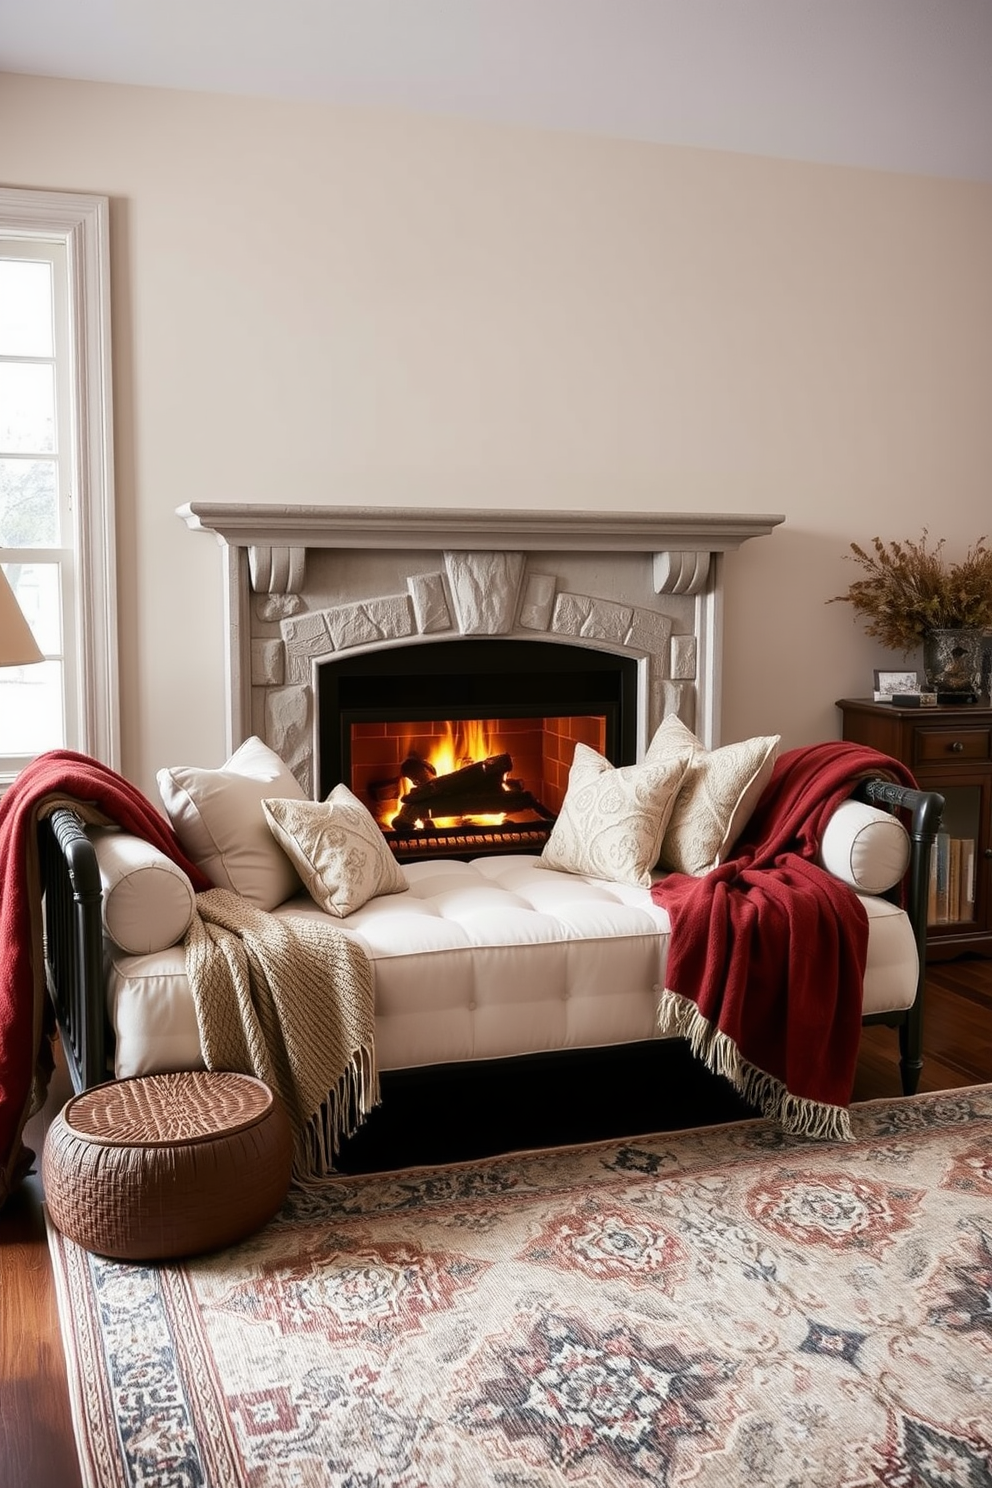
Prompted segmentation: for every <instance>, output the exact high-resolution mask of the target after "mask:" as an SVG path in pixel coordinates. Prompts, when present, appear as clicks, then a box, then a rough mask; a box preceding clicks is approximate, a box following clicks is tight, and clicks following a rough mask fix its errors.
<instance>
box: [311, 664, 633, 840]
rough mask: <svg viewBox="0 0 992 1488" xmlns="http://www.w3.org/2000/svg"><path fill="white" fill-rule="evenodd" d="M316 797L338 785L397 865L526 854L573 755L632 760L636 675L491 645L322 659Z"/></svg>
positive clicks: (544, 834) (546, 824)
mask: <svg viewBox="0 0 992 1488" xmlns="http://www.w3.org/2000/svg"><path fill="white" fill-rule="evenodd" d="M315 689H316V716H317V769H318V776H317V795H318V798H319V799H322V798H323V797H324V796H326V795H327V794H328V793H329V792H330V791H331V790H332V789H333V788H334V786H335V785H336V784H337V783H338V782H339V781H343V782H344V783H345V784H346V785H348V786H349V788H350V789H351V790H352V791H353V792H354V793H355V795H356V796H358V798H359V799H360V800H361V801H363V803H364V804H365V805H366V806H368V808H369V810H370V811H371V812H372V814H373V815H374V816H375V817H376V818H377V820H378V821H379V822H380V825H381V826H382V828H383V832H384V834H385V837H386V841H387V842H388V843H389V845H390V847H391V848H392V850H393V852H394V853H395V854H396V856H397V857H398V858H399V859H400V860H401V861H412V860H414V859H417V858H426V857H435V856H440V857H469V856H473V855H475V854H477V853H483V852H486V853H491V852H499V851H501V850H502V851H513V852H520V851H532V852H539V851H540V850H541V847H542V846H543V844H544V843H545V842H546V841H547V838H548V836H549V835H550V831H551V827H552V826H553V824H554V820H555V817H556V816H557V814H558V811H559V810H560V808H561V802H562V800H563V798H564V793H565V789H566V786H567V783H568V771H569V768H570V766H571V763H572V755H573V753H574V750H575V745H576V743H577V742H581V743H583V744H587V745H589V746H590V747H591V748H594V749H596V750H597V751H598V752H599V753H601V754H603V755H604V756H605V757H606V758H607V759H609V760H610V761H611V763H613V764H615V765H624V764H632V763H633V762H634V760H635V758H636V737H637V698H638V663H637V660H636V659H635V658H632V657H629V656H618V655H615V654H613V653H611V652H608V651H602V650H598V649H595V648H590V647H585V646H573V645H566V644H558V643H555V642H548V641H524V640H513V639H507V638H501V637H491V638H490V637H485V638H471V639H459V640H444V641H433V642H421V643H417V644H414V645H402V646H396V647H383V648H378V649H376V650H374V651H369V652H365V653H363V654H360V655H354V654H353V655H350V656H346V657H340V658H338V657H334V656H331V657H328V658H327V659H326V660H322V661H321V662H320V663H319V664H318V665H317V666H316V668H315Z"/></svg>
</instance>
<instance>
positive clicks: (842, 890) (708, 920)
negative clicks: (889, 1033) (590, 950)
mask: <svg viewBox="0 0 992 1488" xmlns="http://www.w3.org/2000/svg"><path fill="white" fill-rule="evenodd" d="M868 776H881V777H882V778H883V779H888V780H892V781H894V782H895V783H896V784H897V785H906V786H911V787H912V786H915V785H916V781H915V779H914V777H913V775H912V774H911V772H910V771H909V770H908V769H907V768H906V766H905V765H903V764H901V763H900V762H899V761H898V760H895V759H891V758H890V757H889V756H888V755H885V754H880V753H878V752H877V751H876V750H874V749H867V748H865V747H863V746H862V745H859V744H848V743H829V744H816V745H812V746H809V747H806V748H801V749H793V750H791V751H789V752H788V753H786V754H783V755H782V756H781V757H780V758H779V759H778V760H777V761H776V764H775V769H774V772H773V774H772V777H771V780H770V781H769V783H768V786H767V788H766V790H765V792H764V794H763V795H762V797H761V799H760V801H759V802H758V805H757V808H756V810H755V812H754V815H753V816H752V818H751V821H750V822H749V824H748V826H747V828H746V829H745V833H744V836H743V837H742V839H741V840H740V841H739V842H738V843H737V845H736V847H735V849H734V856H733V858H732V859H731V860H730V861H729V862H726V863H723V864H721V865H720V867H718V868H714V869H713V870H712V871H711V872H709V873H707V874H706V875H705V877H703V878H690V877H688V876H687V875H685V874H681V873H671V874H669V875H668V876H667V877H666V878H664V879H662V880H661V881H660V882H658V883H657V884H655V886H654V888H653V889H652V898H653V899H654V900H655V902H656V903H658V904H660V905H662V906H663V907H664V908H665V909H666V910H667V911H668V914H669V917H670V919H671V923H672V934H671V938H670V941H669V949H668V964H667V970H666V976H665V989H664V991H663V993H662V997H661V1002H660V1005H659V1022H660V1026H661V1028H662V1029H663V1031H664V1032H666V1033H674V1034H679V1035H681V1036H682V1037H684V1038H686V1039H687V1040H688V1041H689V1043H690V1044H691V1046H692V1049H693V1052H694V1053H695V1054H696V1055H697V1056H698V1057H699V1058H700V1059H702V1060H703V1062H704V1063H705V1064H706V1065H707V1066H708V1068H709V1069H711V1070H712V1071H713V1072H714V1073H715V1074H719V1075H723V1076H725V1077H726V1078H727V1079H729V1080H730V1081H731V1083H732V1084H733V1085H734V1086H735V1087H736V1089H737V1090H739V1091H740V1092H741V1094H742V1095H743V1096H744V1097H745V1099H747V1100H748V1101H750V1102H751V1104H752V1105H754V1106H757V1107H758V1109H759V1110H760V1111H761V1112H762V1113H763V1114H764V1115H765V1116H769V1117H772V1118H773V1119H775V1120H777V1121H779V1122H780V1124H781V1125H782V1126H783V1127H784V1128H785V1129H786V1130H788V1131H793V1132H798V1133H801V1134H805V1135H809V1136H814V1137H832V1138H838V1137H839V1138H842V1139H845V1140H846V1139H848V1138H849V1137H850V1125H849V1121H848V1116H847V1106H848V1105H849V1103H850V1099H851V1091H852V1089H853V1085H854V1074H855V1068H856V1063H857V1054H858V1045H859V1042H860V1037H861V1012H862V996H863V987H864V970H865V961H866V958H867V953H868V916H867V914H866V912H865V909H864V906H863V905H862V903H861V901H860V900H859V898H858V896H857V894H856V893H854V891H853V890H852V889H850V888H848V887H847V885H846V884H843V883H841V882H840V881H839V880H838V879H836V878H834V877H833V875H832V874H830V873H827V872H826V871H825V870H824V869H822V868H820V867H819V866H818V864H817V863H816V862H815V861H814V858H815V857H816V853H817V849H818V844H819V841H820V836H821V833H822V831H823V828H824V827H825V826H826V823H827V821H828V820H829V818H830V816H831V814H832V813H833V811H834V810H835V809H836V807H837V806H838V805H839V804H840V802H841V801H843V800H846V798H847V797H848V796H850V795H851V793H852V791H853V790H854V788H855V787H856V785H857V783H858V781H859V780H864V779H865V778H867V777H868Z"/></svg>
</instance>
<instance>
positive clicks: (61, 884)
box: [38, 806, 107, 1091]
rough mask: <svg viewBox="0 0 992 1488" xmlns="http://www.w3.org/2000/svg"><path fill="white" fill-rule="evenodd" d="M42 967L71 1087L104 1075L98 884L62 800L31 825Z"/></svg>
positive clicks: (91, 856) (80, 828)
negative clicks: (41, 916)
mask: <svg viewBox="0 0 992 1488" xmlns="http://www.w3.org/2000/svg"><path fill="white" fill-rule="evenodd" d="M38 846H39V857H40V866H41V888H42V893H43V895H44V906H45V969H46V976H47V981H48V992H49V996H50V997H51V999H52V1003H53V1005H54V1008H55V1016H56V1018H57V1019H58V1025H59V1029H60V1031H61V1034H62V1046H63V1049H64V1051H65V1057H66V1063H67V1065H68V1067H69V1076H70V1078H71V1080H72V1084H73V1088H74V1089H75V1090H77V1091H79V1090H85V1089H87V1088H88V1087H89V1086H90V1085H97V1084H99V1083H100V1081H101V1080H105V1079H106V1078H107V1036H106V1016H107V1014H106V1008H105V1005H104V990H103V919H102V908H101V906H102V902H103V883H102V881H101V878H100V865H99V863H98V862H97V857H96V851H95V850H94V847H93V843H92V842H91V841H90V839H89V837H88V835H87V833H86V828H85V827H84V825H83V822H82V819H81V818H80V817H79V816H77V815H76V813H75V812H74V811H72V810H71V809H70V808H69V807H67V806H60V807H58V808H57V809H56V810H55V811H53V812H52V813H51V815H50V816H47V817H44V818H43V819H42V820H41V822H40V823H39V826H38Z"/></svg>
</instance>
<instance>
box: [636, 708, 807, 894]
mask: <svg viewBox="0 0 992 1488" xmlns="http://www.w3.org/2000/svg"><path fill="white" fill-rule="evenodd" d="M780 737H781V736H780V735H779V734H770V735H765V736H762V737H758V738H754V739H745V740H744V741H743V742H742V743H740V744H726V745H724V746H723V747H722V748H721V749H713V750H709V749H704V748H703V746H702V744H700V742H699V740H698V739H697V738H696V736H695V734H694V733H693V732H692V730H691V729H688V728H686V726H685V724H684V723H683V722H682V721H681V719H679V718H677V717H676V715H675V714H674V713H672V714H670V715H669V716H668V717H667V718H666V719H664V720H663V722H662V723H661V725H660V727H659V729H658V731H657V733H656V734H655V736H654V738H653V739H652V740H651V743H650V744H649V746H648V751H647V754H646V755H645V762H646V763H650V762H651V761H657V762H662V761H665V760H669V759H674V758H680V757H681V756H682V755H684V754H685V752H686V751H687V750H689V751H691V754H692V760H691V763H690V765H689V768H688V769H687V770H686V772H685V779H684V780H683V781H682V785H681V788H680V790H679V793H678V798H677V800H676V802H675V805H674V807H673V809H672V814H671V818H670V820H669V823H668V826H667V828H666V831H665V836H664V840H663V842H662V844H661V853H660V856H659V858H658V867H659V868H663V869H667V870H669V871H670V872H675V873H691V874H695V875H696V876H697V877H698V876H699V875H700V874H703V873H709V871H710V869H711V868H716V867H717V865H718V864H720V863H722V862H724V861H725V859H726V858H728V857H729V856H730V852H731V850H732V848H733V846H734V843H735V842H736V841H737V839H738V837H739V836H740V835H741V833H742V832H743V830H744V828H745V827H746V826H747V824H748V822H749V821H750V819H751V815H752V813H753V811H754V808H755V806H757V804H758V799H759V797H760V796H761V793H762V791H763V790H764V788H765V786H766V785H767V784H768V782H769V780H770V779H771V773H772V770H773V769H774V767H775V759H776V756H777V754H778V746H779V739H780Z"/></svg>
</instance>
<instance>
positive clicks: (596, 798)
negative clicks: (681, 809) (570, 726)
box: [541, 744, 690, 888]
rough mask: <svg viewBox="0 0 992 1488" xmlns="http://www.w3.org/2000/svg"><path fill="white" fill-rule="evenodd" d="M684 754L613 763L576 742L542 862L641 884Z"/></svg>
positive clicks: (651, 861)
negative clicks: (557, 812)
mask: <svg viewBox="0 0 992 1488" xmlns="http://www.w3.org/2000/svg"><path fill="white" fill-rule="evenodd" d="M689 758H690V751H689V750H687V749H686V750H683V751H682V752H681V754H677V753H674V752H673V754H672V756H671V757H670V758H668V759H665V760H660V761H657V762H651V761H645V763H644V764H641V765H621V766H620V767H619V768H616V767H614V766H613V765H611V764H610V763H609V761H608V760H605V759H604V758H603V756H602V755H601V754H597V753H596V751H595V749H590V748H589V747H588V746H587V745H585V744H576V746H575V754H574V756H573V758H572V768H571V769H570V770H569V773H568V789H567V791H566V792H565V799H564V801H563V802H562V807H561V811H560V813H559V815H558V819H557V821H556V822H555V824H554V826H553V828H552V829H551V836H550V837H549V839H548V842H547V845H546V846H545V849H544V851H543V853H542V854H541V861H542V863H543V864H544V866H545V867H546V868H560V869H561V870H562V871H563V872H565V873H591V874H595V875H597V876H598V877H599V878H605V879H607V880H608V881H609V882H610V883H626V884H641V885H643V886H644V887H645V888H646V887H647V886H648V885H649V884H650V883H651V869H652V867H653V866H654V864H655V862H656V861H657V858H658V850H659V848H660V847H661V839H662V836H663V835H664V831H665V827H666V825H667V824H668V818H669V815H670V814H671V810H672V805H673V803H674V801H675V796H676V793H677V791H678V788H679V786H680V785H681V783H682V778H683V776H684V775H685V772H686V768H687V766H688V763H689Z"/></svg>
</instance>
